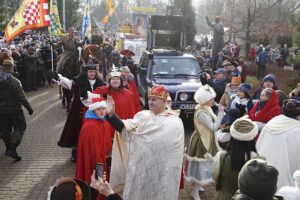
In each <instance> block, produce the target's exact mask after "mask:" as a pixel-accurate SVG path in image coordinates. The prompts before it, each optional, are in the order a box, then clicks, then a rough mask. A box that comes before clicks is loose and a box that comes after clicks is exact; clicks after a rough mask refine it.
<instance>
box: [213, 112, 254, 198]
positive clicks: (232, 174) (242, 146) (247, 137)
mask: <svg viewBox="0 0 300 200" xmlns="http://www.w3.org/2000/svg"><path fill="white" fill-rule="evenodd" d="M257 133H258V127H257V125H256V123H254V122H252V121H251V120H250V119H249V118H248V116H244V117H242V118H239V119H237V120H236V121H235V122H234V123H233V124H232V125H231V127H230V133H227V132H221V131H218V132H217V133H216V137H217V138H218V141H219V142H222V143H223V144H221V146H222V147H223V148H224V149H225V150H226V151H219V152H218V153H217V154H216V156H215V158H214V165H213V166H214V167H213V177H214V180H215V182H216V193H215V196H214V200H231V198H232V196H233V195H234V194H235V192H236V190H237V189H238V175H239V172H240V170H241V169H242V167H243V166H244V164H245V163H246V162H247V161H248V160H250V159H253V158H255V157H257V153H256V149H255V140H254V138H255V136H256V135H257ZM228 141H229V144H228V143H227V144H226V142H228Z"/></svg>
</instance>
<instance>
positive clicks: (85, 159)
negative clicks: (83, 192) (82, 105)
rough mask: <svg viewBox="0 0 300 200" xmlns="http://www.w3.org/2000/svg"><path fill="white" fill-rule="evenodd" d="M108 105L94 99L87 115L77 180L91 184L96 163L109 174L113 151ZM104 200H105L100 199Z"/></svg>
mask: <svg viewBox="0 0 300 200" xmlns="http://www.w3.org/2000/svg"><path fill="white" fill-rule="evenodd" d="M106 107H107V104H106V102H105V100H104V99H103V98H94V99H93V100H92V104H91V105H90V106H89V109H88V111H87V112H86V114H85V122H84V124H83V126H82V129H81V131H80V135H79V140H78V147H77V162H76V179H80V180H83V181H85V182H87V183H90V182H91V175H92V173H93V170H94V169H95V167H96V163H102V164H103V165H104V172H105V173H106V174H109V173H108V171H107V166H106V157H107V155H108V153H109V151H110V150H111V147H112V144H111V138H110V132H109V131H108V130H107V128H106V127H107V126H109V125H108V122H106V120H105V115H106ZM98 199H104V198H98Z"/></svg>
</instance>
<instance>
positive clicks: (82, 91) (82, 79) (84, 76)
mask: <svg viewBox="0 0 300 200" xmlns="http://www.w3.org/2000/svg"><path fill="white" fill-rule="evenodd" d="M104 85H105V83H104V82H103V81H102V80H101V79H100V77H98V75H97V71H96V65H95V64H94V63H93V62H92V61H91V60H90V61H89V62H88V63H87V66H86V67H85V68H83V71H82V72H81V73H80V74H79V75H78V76H76V77H74V78H73V86H72V92H73V102H72V105H71V109H70V112H69V114H68V118H67V121H66V123H65V126H64V129H63V132H62V134H61V136H60V140H59V142H58V145H59V146H60V147H70V148H72V156H71V161H72V162H76V153H77V143H78V138H79V133H80V129H81V127H82V121H83V119H84V114H85V112H86V111H87V108H86V107H84V105H83V104H82V101H81V98H82V99H83V100H86V99H87V98H88V95H87V93H88V91H90V92H92V91H94V90H95V89H96V88H97V87H100V86H104Z"/></svg>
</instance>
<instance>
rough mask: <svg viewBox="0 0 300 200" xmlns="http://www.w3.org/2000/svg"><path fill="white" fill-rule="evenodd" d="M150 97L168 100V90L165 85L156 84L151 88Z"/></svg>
mask: <svg viewBox="0 0 300 200" xmlns="http://www.w3.org/2000/svg"><path fill="white" fill-rule="evenodd" d="M148 97H154V98H159V99H163V100H167V97H168V91H167V89H166V88H165V87H164V86H161V85H155V86H153V87H152V88H151V89H150V90H149V92H148Z"/></svg>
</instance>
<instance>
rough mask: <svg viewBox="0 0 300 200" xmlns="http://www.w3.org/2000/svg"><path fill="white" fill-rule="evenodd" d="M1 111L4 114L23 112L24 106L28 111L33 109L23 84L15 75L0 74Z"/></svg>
mask: <svg viewBox="0 0 300 200" xmlns="http://www.w3.org/2000/svg"><path fill="white" fill-rule="evenodd" d="M0 91H1V92H0V111H1V113H2V114H6V113H17V112H21V111H22V105H23V106H24V107H25V108H26V109H27V110H28V111H32V108H31V106H30V104H29V102H28V100H27V98H26V96H25V93H24V91H23V87H22V85H21V82H20V81H19V80H18V79H17V78H15V77H14V76H13V75H11V74H9V73H6V72H3V73H2V75H1V74H0Z"/></svg>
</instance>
